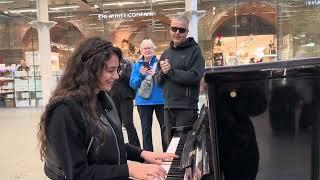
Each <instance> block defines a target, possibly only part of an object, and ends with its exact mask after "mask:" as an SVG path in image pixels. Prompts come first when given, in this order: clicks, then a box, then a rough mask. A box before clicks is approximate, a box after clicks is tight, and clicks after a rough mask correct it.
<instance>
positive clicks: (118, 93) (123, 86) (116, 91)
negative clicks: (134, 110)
mask: <svg viewBox="0 0 320 180" xmlns="http://www.w3.org/2000/svg"><path fill="white" fill-rule="evenodd" d="M131 71H132V64H131V63H130V62H124V63H123V64H122V65H121V72H120V74H119V79H118V80H117V81H116V82H115V83H114V84H113V85H112V89H111V91H110V95H111V97H112V98H113V99H114V100H115V101H121V100H128V99H129V100H131V101H132V100H133V99H134V97H135V92H134V90H133V89H132V88H131V87H130V85H129V83H130V76H131Z"/></svg>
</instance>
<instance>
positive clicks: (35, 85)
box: [14, 72, 42, 107]
mask: <svg viewBox="0 0 320 180" xmlns="http://www.w3.org/2000/svg"><path fill="white" fill-rule="evenodd" d="M14 85H15V86H14V88H15V104H16V107H29V106H41V105H42V100H41V99H42V95H41V80H40V76H29V75H28V73H27V72H16V74H15V78H14Z"/></svg>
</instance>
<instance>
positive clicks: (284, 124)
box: [205, 58, 320, 180]
mask: <svg viewBox="0 0 320 180" xmlns="http://www.w3.org/2000/svg"><path fill="white" fill-rule="evenodd" d="M205 82H206V83H207V90H208V94H207V95H208V109H209V131H210V143H211V149H210V151H211V152H210V153H209V157H211V158H210V163H209V164H210V168H211V169H210V173H211V175H212V176H213V178H211V179H213V180H254V179H257V180H289V179H290V180H320V176H319V170H320V166H319V162H320V156H319V154H320V148H319V144H320V135H319V134H320V59H318V58H314V59H301V60H292V61H278V62H271V63H261V64H250V65H242V66H233V67H232V66H229V67H214V68H209V69H206V73H205Z"/></svg>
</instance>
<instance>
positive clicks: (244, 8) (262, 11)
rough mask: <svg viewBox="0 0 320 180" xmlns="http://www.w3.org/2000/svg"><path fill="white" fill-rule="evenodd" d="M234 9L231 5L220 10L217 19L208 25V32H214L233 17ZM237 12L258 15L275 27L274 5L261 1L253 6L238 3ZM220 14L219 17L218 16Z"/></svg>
mask: <svg viewBox="0 0 320 180" xmlns="http://www.w3.org/2000/svg"><path fill="white" fill-rule="evenodd" d="M234 12H235V9H234V7H233V6H232V7H231V8H229V9H226V10H224V11H222V12H221V13H219V14H217V18H218V19H217V20H216V21H215V22H214V23H212V24H211V25H210V31H209V32H210V33H211V34H214V32H215V31H216V30H217V29H218V28H219V27H220V26H221V25H222V24H223V23H224V22H226V21H228V20H230V19H231V18H234ZM237 14H238V15H250V14H252V15H255V16H258V17H260V18H262V19H264V20H265V21H267V22H268V23H269V24H271V25H272V26H274V27H276V9H275V7H274V6H272V5H270V4H265V3H261V2H256V3H255V5H254V6H252V5H251V4H247V3H246V4H242V5H241V4H240V5H238V6H237ZM219 15H220V17H219Z"/></svg>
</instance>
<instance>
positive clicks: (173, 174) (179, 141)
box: [162, 134, 187, 180]
mask: <svg viewBox="0 0 320 180" xmlns="http://www.w3.org/2000/svg"><path fill="white" fill-rule="evenodd" d="M186 137H187V135H186V134H183V135H182V136H181V137H173V138H172V139H171V142H170V144H169V146H168V149H167V151H166V152H167V153H174V154H176V155H178V156H179V158H176V159H173V161H172V162H169V163H167V164H165V165H162V167H163V168H164V169H165V170H166V172H167V177H166V180H182V179H184V173H185V171H184V170H180V161H181V155H182V151H183V147H184V143H185V140H186Z"/></svg>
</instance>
